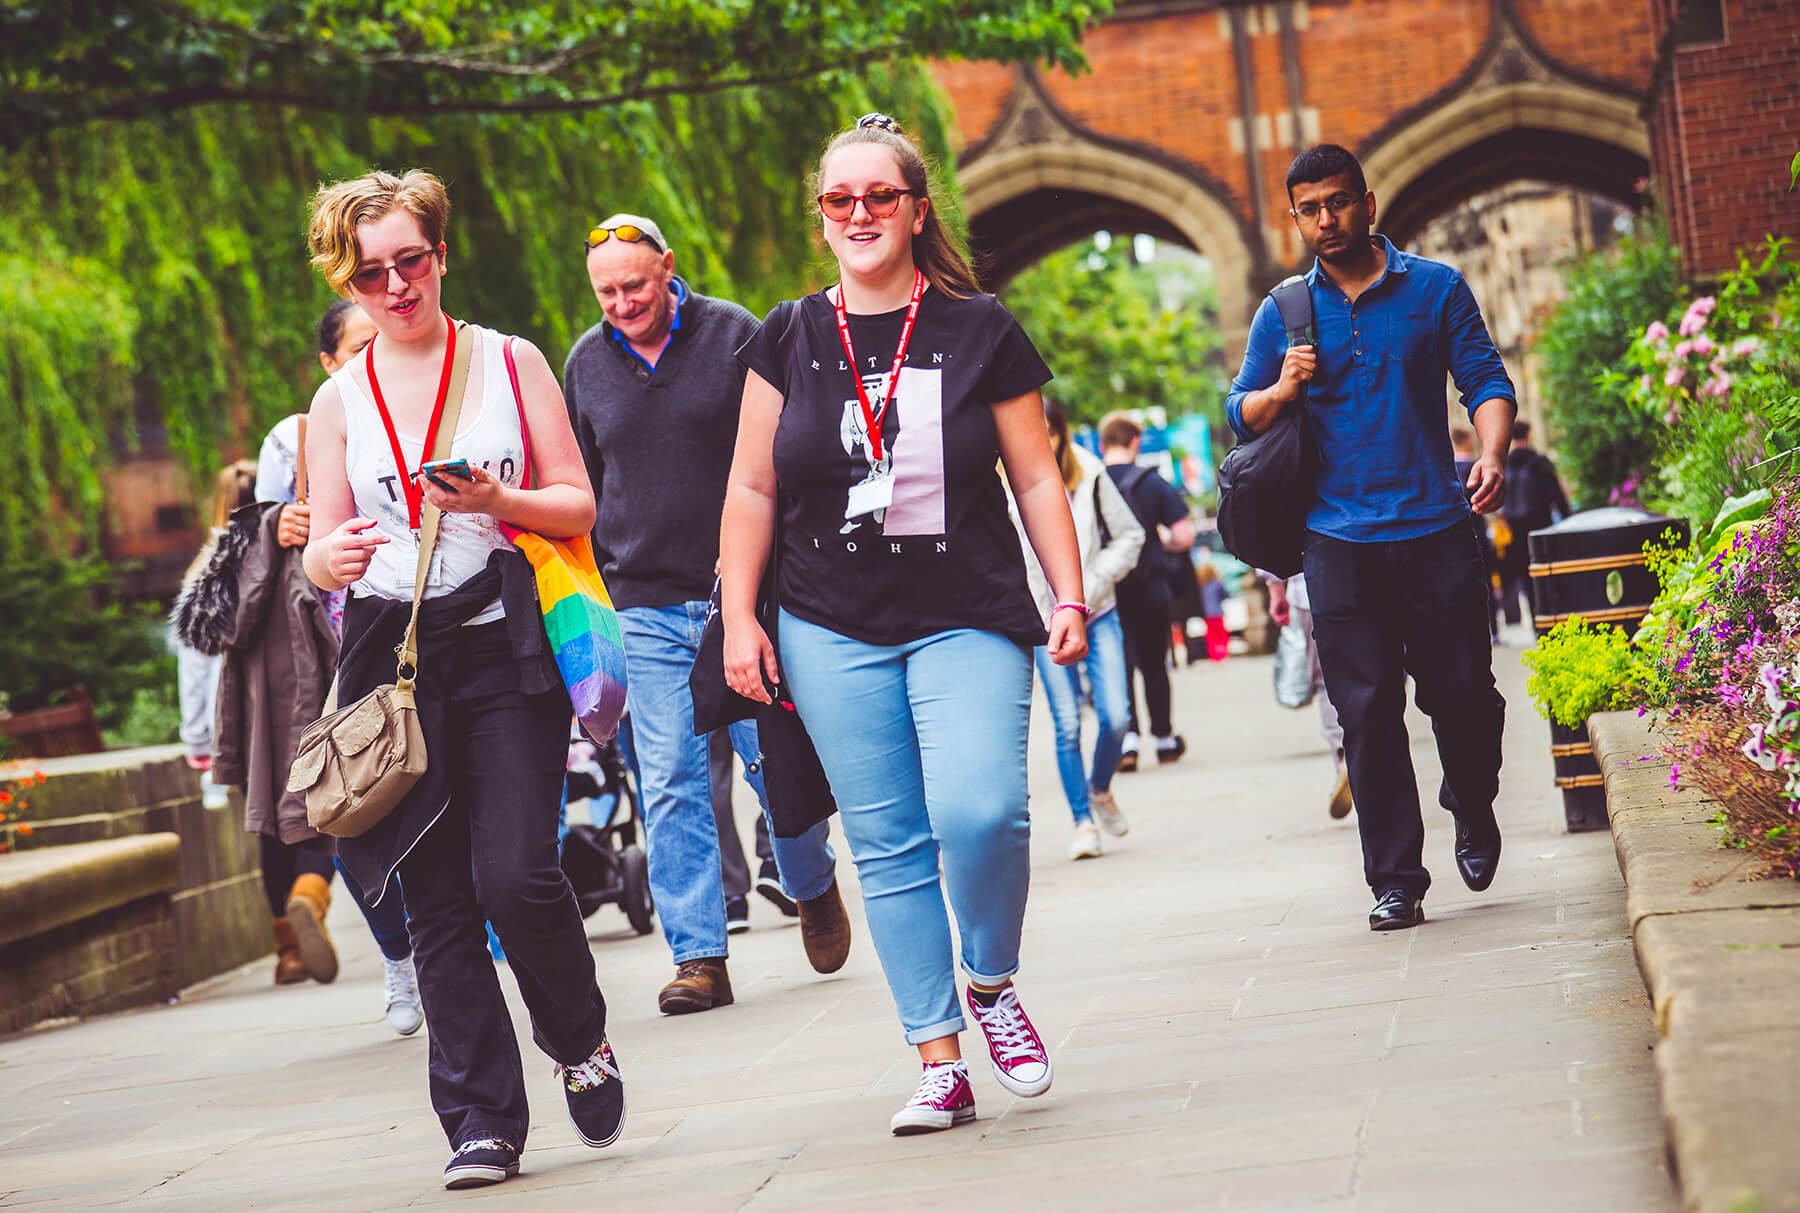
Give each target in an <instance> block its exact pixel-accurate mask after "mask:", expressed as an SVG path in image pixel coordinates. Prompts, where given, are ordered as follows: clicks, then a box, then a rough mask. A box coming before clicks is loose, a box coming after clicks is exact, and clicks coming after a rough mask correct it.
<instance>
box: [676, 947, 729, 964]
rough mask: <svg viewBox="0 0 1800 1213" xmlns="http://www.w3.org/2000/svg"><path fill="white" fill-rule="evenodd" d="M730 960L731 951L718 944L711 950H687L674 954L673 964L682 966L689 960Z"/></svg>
mask: <svg viewBox="0 0 1800 1213" xmlns="http://www.w3.org/2000/svg"><path fill="white" fill-rule="evenodd" d="M730 958H731V949H729V948H727V947H726V946H725V945H724V944H720V945H719V946H718V947H713V948H689V949H688V950H687V951H685V952H677V953H676V954H675V963H676V964H678V965H683V964H686V963H687V962H688V961H690V960H729V959H730Z"/></svg>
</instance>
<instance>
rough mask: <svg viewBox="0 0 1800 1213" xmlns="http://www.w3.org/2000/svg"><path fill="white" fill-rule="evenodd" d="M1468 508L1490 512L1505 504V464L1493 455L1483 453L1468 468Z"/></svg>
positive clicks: (1478, 512) (1485, 512) (1482, 512)
mask: <svg viewBox="0 0 1800 1213" xmlns="http://www.w3.org/2000/svg"><path fill="white" fill-rule="evenodd" d="M1466 487H1467V488H1468V490H1469V508H1470V509H1472V510H1474V511H1475V512H1476V513H1477V514H1491V513H1493V512H1494V511H1495V510H1497V509H1499V508H1500V507H1501V506H1503V505H1505V504H1506V464H1505V463H1503V462H1501V460H1500V459H1499V458H1498V457H1497V456H1494V455H1483V456H1482V457H1481V458H1479V459H1477V460H1476V461H1475V466H1474V467H1472V468H1470V469H1469V483H1468V485H1467V486H1466Z"/></svg>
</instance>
